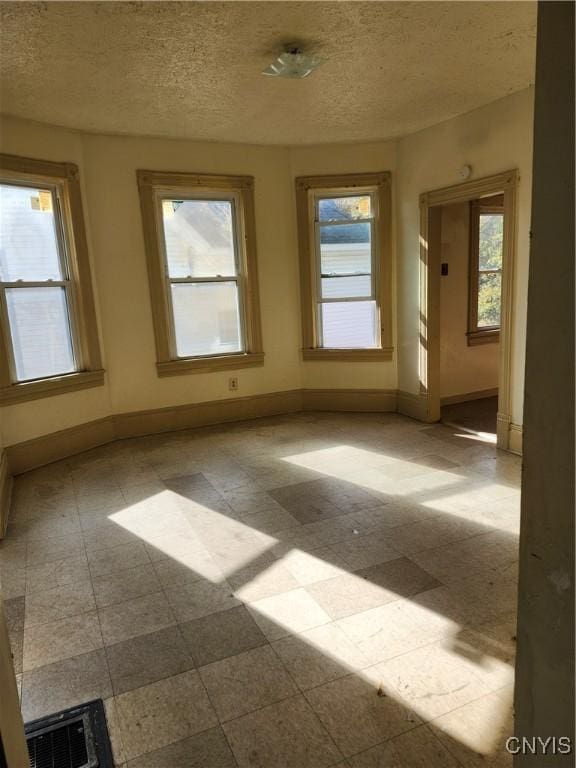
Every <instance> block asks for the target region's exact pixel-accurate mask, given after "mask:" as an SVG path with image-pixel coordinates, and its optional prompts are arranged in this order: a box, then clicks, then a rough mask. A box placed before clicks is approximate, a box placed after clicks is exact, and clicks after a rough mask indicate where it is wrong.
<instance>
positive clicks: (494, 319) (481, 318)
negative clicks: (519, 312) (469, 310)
mask: <svg viewBox="0 0 576 768" xmlns="http://www.w3.org/2000/svg"><path fill="white" fill-rule="evenodd" d="M501 279H502V276H501V274H500V273H499V272H487V273H485V274H482V273H481V274H480V276H479V286H478V328H486V327H489V326H494V325H500V292H501V291H500V286H501Z"/></svg>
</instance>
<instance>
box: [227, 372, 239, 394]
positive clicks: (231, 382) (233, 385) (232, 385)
mask: <svg viewBox="0 0 576 768" xmlns="http://www.w3.org/2000/svg"><path fill="white" fill-rule="evenodd" d="M228 389H229V390H230V391H231V392H237V391H238V378H237V377H236V376H232V378H230V379H228Z"/></svg>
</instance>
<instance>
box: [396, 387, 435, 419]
mask: <svg viewBox="0 0 576 768" xmlns="http://www.w3.org/2000/svg"><path fill="white" fill-rule="evenodd" d="M397 401H398V408H397V409H398V413H401V414H402V415H403V416H410V418H411V419H417V420H418V421H425V422H430V421H431V419H430V413H429V410H428V395H423V394H420V395H415V394H413V393H412V392H403V391H401V390H399V391H398V395H397Z"/></svg>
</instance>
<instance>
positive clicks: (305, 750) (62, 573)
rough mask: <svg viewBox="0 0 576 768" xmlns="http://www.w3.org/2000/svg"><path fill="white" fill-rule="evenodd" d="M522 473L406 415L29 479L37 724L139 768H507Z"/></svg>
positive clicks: (222, 431) (169, 448)
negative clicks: (72, 711)
mask: <svg viewBox="0 0 576 768" xmlns="http://www.w3.org/2000/svg"><path fill="white" fill-rule="evenodd" d="M519 477H520V462H519V459H518V458H517V457H515V456H512V455H509V454H503V453H497V452H496V450H495V448H494V446H493V445H490V444H486V443H483V442H481V441H479V440H478V439H474V438H473V436H471V435H470V434H460V433H458V431H455V430H454V429H451V428H448V427H446V426H444V425H434V426H423V425H422V424H419V423H417V422H414V421H411V420H409V419H405V418H403V417H400V416H397V415H394V414H380V415H374V414H366V415H358V414H356V415H351V414H299V415H294V416H289V417H277V418H272V419H266V420H256V421H252V422H245V423H242V424H235V425H227V426H222V427H214V428H206V429H201V430H195V431H188V432H180V433H176V434H171V435H161V436H154V437H150V438H140V439H135V440H127V441H123V442H118V443H116V444H113V445H109V446H105V447H103V448H100V449H97V450H93V451H90V452H88V453H85V454H82V455H79V456H76V457H74V458H73V459H70V460H66V461H60V462H58V463H56V464H52V465H50V466H48V467H45V468H43V469H40V470H37V471H35V472H31V473H28V474H27V475H24V476H21V477H19V478H18V479H17V482H16V486H15V493H14V504H13V512H12V516H11V522H10V526H9V531H8V536H7V538H6V540H5V541H4V542H2V544H1V545H0V576H1V579H2V590H3V594H4V598H5V600H6V610H7V614H8V620H9V625H10V631H11V640H12V643H13V651H14V660H15V664H16V668H17V672H18V679H19V683H20V685H21V692H22V694H21V695H22V710H23V714H24V718H25V719H26V720H30V719H32V718H36V717H38V716H41V715H42V714H45V713H49V712H53V711H56V710H59V709H62V708H64V707H68V706H71V705H73V704H76V703H79V702H81V701H85V700H88V699H92V698H103V699H104V700H105V703H106V711H107V716H108V721H109V728H110V732H111V737H112V741H113V748H114V753H115V759H116V763H117V765H119V766H120V765H122V766H128V767H130V768H132V767H135V766H138V768H145V767H149V768H163V767H164V768H178V767H179V766H182V767H184V766H186V768H188V767H189V766H202V767H203V768H228V766H230V767H232V766H238V767H239V768H245V766H252V767H256V768H280V767H282V768H292V767H293V768H324V767H325V766H336V765H341V766H349V768H377V767H378V766H380V767H381V768H440V767H441V768H450V767H451V766H455V767H456V766H460V767H464V768H469V767H471V768H472V767H474V766H509V765H511V761H510V760H509V758H508V757H507V756H506V754H505V752H504V749H503V744H504V741H505V738H506V736H507V734H509V732H510V729H511V689H512V677H513V656H514V633H515V628H514V627H515V599H516V563H517V536H518V525H519V509H518V507H519V490H518V486H519Z"/></svg>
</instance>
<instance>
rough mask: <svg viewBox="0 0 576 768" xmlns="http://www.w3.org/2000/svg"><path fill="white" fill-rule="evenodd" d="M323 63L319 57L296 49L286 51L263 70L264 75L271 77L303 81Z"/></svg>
mask: <svg viewBox="0 0 576 768" xmlns="http://www.w3.org/2000/svg"><path fill="white" fill-rule="evenodd" d="M321 63H322V59H321V58H320V57H319V56H310V55H309V54H307V53H302V52H301V51H299V50H297V49H295V50H293V51H285V52H284V53H282V54H280V56H278V58H277V59H276V60H275V61H273V62H272V64H270V66H269V67H266V69H265V70H263V72H262V74H263V75H268V76H269V77H290V78H293V79H301V78H303V77H308V75H309V74H310V73H311V72H313V71H314V70H315V69H317V68H318V67H319V66H320V64H321Z"/></svg>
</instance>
